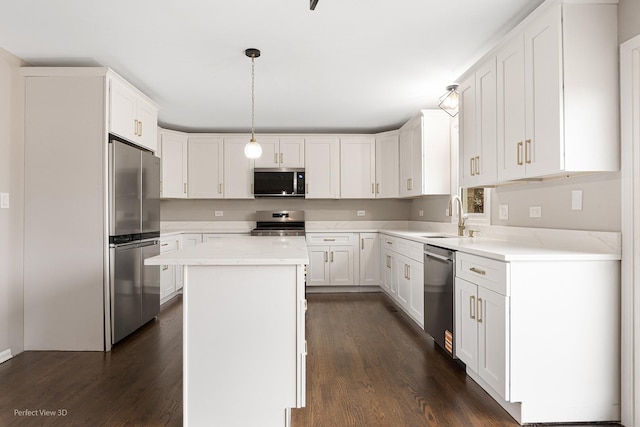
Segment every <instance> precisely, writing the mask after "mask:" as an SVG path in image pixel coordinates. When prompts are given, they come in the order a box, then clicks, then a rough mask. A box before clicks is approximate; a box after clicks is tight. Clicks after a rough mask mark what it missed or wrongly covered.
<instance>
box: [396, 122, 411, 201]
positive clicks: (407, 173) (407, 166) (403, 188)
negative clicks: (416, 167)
mask: <svg viewBox="0 0 640 427" xmlns="http://www.w3.org/2000/svg"><path fill="white" fill-rule="evenodd" d="M411 138H412V133H411V129H410V128H409V127H406V128H403V129H401V130H400V138H399V160H400V161H399V163H400V183H399V184H400V185H399V187H400V188H399V192H400V197H407V196H410V195H411V191H410V184H411V178H412V176H413V171H412V169H411V168H412V163H411V148H412V144H411Z"/></svg>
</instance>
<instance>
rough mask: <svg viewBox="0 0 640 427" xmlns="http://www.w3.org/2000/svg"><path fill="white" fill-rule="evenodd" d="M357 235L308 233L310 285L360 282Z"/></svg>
mask: <svg viewBox="0 0 640 427" xmlns="http://www.w3.org/2000/svg"><path fill="white" fill-rule="evenodd" d="M357 236H358V235H357V234H354V233H335V234H319V233H318V234H316V233H307V248H308V251H309V265H308V267H307V286H353V285H356V284H357V283H358V279H357V277H356V273H357V272H358V269H357V266H358V264H359V259H358V257H356V256H355V254H356V248H355V245H357Z"/></svg>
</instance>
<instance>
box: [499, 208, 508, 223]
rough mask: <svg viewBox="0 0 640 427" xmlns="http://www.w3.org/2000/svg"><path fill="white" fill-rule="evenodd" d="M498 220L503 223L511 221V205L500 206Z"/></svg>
mask: <svg viewBox="0 0 640 427" xmlns="http://www.w3.org/2000/svg"><path fill="white" fill-rule="evenodd" d="M498 219H500V220H501V221H506V220H508V219H509V205H500V210H499V212H498Z"/></svg>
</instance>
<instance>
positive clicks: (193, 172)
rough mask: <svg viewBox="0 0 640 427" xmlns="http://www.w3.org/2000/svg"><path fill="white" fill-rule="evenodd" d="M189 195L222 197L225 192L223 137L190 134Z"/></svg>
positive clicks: (203, 197) (209, 197)
mask: <svg viewBox="0 0 640 427" xmlns="http://www.w3.org/2000/svg"><path fill="white" fill-rule="evenodd" d="M187 151H188V162H187V168H188V174H187V175H188V189H187V190H188V191H187V193H188V197H189V198H190V199H221V198H222V197H223V195H224V192H223V169H224V168H223V163H224V157H223V139H222V138H220V137H213V136H206V135H190V136H189V141H188V150H187Z"/></svg>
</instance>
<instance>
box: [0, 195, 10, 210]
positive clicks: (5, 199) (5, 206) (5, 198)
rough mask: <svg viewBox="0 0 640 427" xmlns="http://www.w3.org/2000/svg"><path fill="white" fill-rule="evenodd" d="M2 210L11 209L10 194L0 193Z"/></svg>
mask: <svg viewBox="0 0 640 427" xmlns="http://www.w3.org/2000/svg"><path fill="white" fill-rule="evenodd" d="M0 209H9V193H0Z"/></svg>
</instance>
